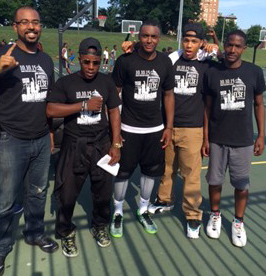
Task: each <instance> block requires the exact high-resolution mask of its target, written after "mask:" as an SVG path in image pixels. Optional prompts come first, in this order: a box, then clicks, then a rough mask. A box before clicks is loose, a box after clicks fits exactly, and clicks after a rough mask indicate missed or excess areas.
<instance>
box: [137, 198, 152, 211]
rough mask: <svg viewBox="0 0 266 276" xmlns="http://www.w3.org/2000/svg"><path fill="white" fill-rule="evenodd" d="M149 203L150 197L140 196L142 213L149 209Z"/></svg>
mask: <svg viewBox="0 0 266 276" xmlns="http://www.w3.org/2000/svg"><path fill="white" fill-rule="evenodd" d="M149 203H150V199H143V198H142V197H140V199H139V212H140V214H141V215H142V214H143V213H144V212H146V211H147V210H148V206H149Z"/></svg>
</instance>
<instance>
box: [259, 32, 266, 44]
mask: <svg viewBox="0 0 266 276" xmlns="http://www.w3.org/2000/svg"><path fill="white" fill-rule="evenodd" d="M259 40H260V41H266V29H264V30H260V38H259Z"/></svg>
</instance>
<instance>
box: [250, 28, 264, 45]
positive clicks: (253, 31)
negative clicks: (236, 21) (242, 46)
mask: <svg viewBox="0 0 266 276" xmlns="http://www.w3.org/2000/svg"><path fill="white" fill-rule="evenodd" d="M261 29H262V26H261V25H254V26H251V27H250V28H249V29H248V30H247V46H248V47H254V46H255V45H256V44H257V43H258V41H259V37H260V30H261Z"/></svg>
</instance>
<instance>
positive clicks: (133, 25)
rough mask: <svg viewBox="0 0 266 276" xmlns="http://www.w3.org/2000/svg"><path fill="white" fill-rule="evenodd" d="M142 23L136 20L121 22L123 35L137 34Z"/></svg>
mask: <svg viewBox="0 0 266 276" xmlns="http://www.w3.org/2000/svg"><path fill="white" fill-rule="evenodd" d="M141 24H142V21H137V20H122V25H121V26H122V29H121V32H122V33H123V34H138V33H139V29H140V26H141Z"/></svg>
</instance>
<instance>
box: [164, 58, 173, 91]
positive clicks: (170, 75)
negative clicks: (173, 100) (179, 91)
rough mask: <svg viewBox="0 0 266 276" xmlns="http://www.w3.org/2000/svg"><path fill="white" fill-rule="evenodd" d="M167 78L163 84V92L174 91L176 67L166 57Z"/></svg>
mask: <svg viewBox="0 0 266 276" xmlns="http://www.w3.org/2000/svg"><path fill="white" fill-rule="evenodd" d="M165 63H166V78H165V80H164V82H163V84H162V88H163V90H164V91H165V90H170V89H173V88H174V86H175V74H174V67H173V65H172V62H171V60H170V58H169V57H166V62H165Z"/></svg>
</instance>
